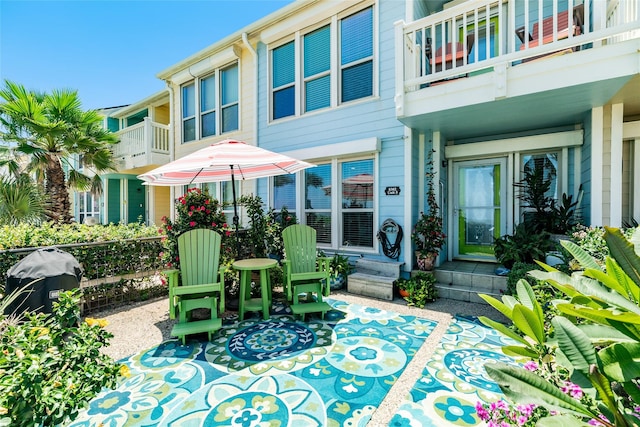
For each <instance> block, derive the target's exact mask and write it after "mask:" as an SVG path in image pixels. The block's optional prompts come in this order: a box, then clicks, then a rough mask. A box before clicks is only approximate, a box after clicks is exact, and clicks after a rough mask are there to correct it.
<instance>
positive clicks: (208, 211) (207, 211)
mask: <svg viewBox="0 0 640 427" xmlns="http://www.w3.org/2000/svg"><path fill="white" fill-rule="evenodd" d="M205 212H206V213H208V214H210V213H211V211H210V210H209V209H207V210H206V211H205ZM214 227H215V226H214Z"/></svg>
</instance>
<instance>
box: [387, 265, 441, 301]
mask: <svg viewBox="0 0 640 427" xmlns="http://www.w3.org/2000/svg"><path fill="white" fill-rule="evenodd" d="M396 286H397V287H398V289H402V290H404V291H406V292H407V294H408V295H407V296H406V297H403V298H404V299H405V301H407V305H411V306H414V307H418V308H423V307H424V306H425V304H426V303H427V302H431V301H435V300H436V298H438V289H437V288H436V276H435V275H434V274H433V273H425V272H422V271H421V272H419V273H417V274H414V275H413V276H411V277H409V278H408V279H406V278H404V277H401V278H400V279H397V280H396Z"/></svg>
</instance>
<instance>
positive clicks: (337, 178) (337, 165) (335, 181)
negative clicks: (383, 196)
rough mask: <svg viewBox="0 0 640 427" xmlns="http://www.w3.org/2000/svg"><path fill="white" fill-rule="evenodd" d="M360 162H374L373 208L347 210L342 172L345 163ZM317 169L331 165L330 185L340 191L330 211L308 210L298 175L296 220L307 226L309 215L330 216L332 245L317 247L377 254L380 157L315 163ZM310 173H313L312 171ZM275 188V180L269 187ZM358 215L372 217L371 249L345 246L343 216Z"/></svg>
mask: <svg viewBox="0 0 640 427" xmlns="http://www.w3.org/2000/svg"><path fill="white" fill-rule="evenodd" d="M357 161H371V162H372V175H373V187H372V190H373V195H372V198H373V199H372V202H371V207H358V208H354V207H344V206H343V204H342V168H343V165H344V164H346V163H351V162H357ZM314 163H315V164H316V165H318V166H321V165H330V167H331V172H330V176H331V182H330V183H329V185H330V186H331V187H332V188H337V189H338V191H335V192H333V191H332V192H331V208H329V209H326V208H322V209H307V208H306V206H305V205H304V202H305V194H304V191H305V179H306V177H305V173H306V170H305V171H301V172H299V175H297V176H296V184H297V186H296V216H297V218H298V219H299V221H300V223H301V224H306V223H307V213H308V212H315V213H321V214H326V213H330V218H331V229H332V231H331V239H330V241H331V243H329V244H326V243H318V247H319V248H322V249H326V250H331V251H344V250H349V251H358V252H362V253H378V245H377V240H376V238H375V224H376V221H377V217H378V214H379V207H378V173H377V168H378V156H377V155H375V154H373V155H364V156H357V157H355V156H348V157H334V158H330V159H324V160H321V161H316V162H314ZM309 171H312V169H311V170H309ZM270 185H271V186H273V180H272V181H271V183H270ZM359 212H369V213H371V221H372V224H371V228H372V234H371V246H354V245H346V244H345V243H344V239H343V237H344V228H345V225H344V214H345V213H359Z"/></svg>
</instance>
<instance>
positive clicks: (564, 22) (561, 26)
mask: <svg viewBox="0 0 640 427" xmlns="http://www.w3.org/2000/svg"><path fill="white" fill-rule="evenodd" d="M583 23H584V5H583V4H579V5H577V6H575V7H574V8H573V18H572V25H571V28H569V11H568V10H565V11H562V12H559V13H558V14H557V15H556V33H557V40H562V39H566V38H567V37H569V34H571V35H572V36H579V35H580V34H582V25H583ZM541 27H542V32H541V30H540V28H541ZM516 35H517V36H518V38H519V39H520V41H521V42H522V45H520V50H525V49H527V45H526V44H525V37H527V34H526V31H525V27H520V28H518V29H516ZM540 37H542V44H543V45H544V44H547V43H552V42H553V16H549V17H547V18H544V19H543V20H542V25H540V22H535V23H534V24H533V27H532V29H531V33H530V34H528V39H529V40H528V41H529V45H528V48H532V47H537V46H539V45H540ZM578 49H579V47H575V48H569V49H564V50H561V51H556V52H551V53H547V54H544V55H538V56H535V57H533V58H526V59H524V60H523V61H522V62H528V61H533V60H534V59H539V58H543V57H545V56H550V55H557V54H559V53H568V52H573V51H575V50H578Z"/></svg>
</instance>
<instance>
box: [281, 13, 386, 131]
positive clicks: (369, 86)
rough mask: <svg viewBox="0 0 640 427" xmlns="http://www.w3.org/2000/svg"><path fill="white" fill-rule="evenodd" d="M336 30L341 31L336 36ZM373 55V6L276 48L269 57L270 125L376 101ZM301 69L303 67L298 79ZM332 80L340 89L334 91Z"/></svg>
mask: <svg viewBox="0 0 640 427" xmlns="http://www.w3.org/2000/svg"><path fill="white" fill-rule="evenodd" d="M333 22H335V23H336V24H333ZM334 25H335V26H336V27H337V28H335V31H332V26H334ZM332 33H335V34H337V38H336V37H334V38H332V37H331V34H332ZM373 52H374V19H373V6H370V7H367V8H366V9H363V10H360V11H358V12H355V13H350V14H346V15H345V16H339V17H338V18H337V19H335V20H334V21H332V23H330V24H327V25H324V26H322V27H320V28H315V29H313V30H312V31H309V32H307V33H305V34H303V35H302V37H301V38H300V39H295V40H293V41H287V42H286V43H284V44H281V45H280V46H277V47H274V48H273V49H272V50H271V52H270V54H271V56H270V61H271V65H270V72H271V76H270V93H271V115H270V116H271V120H277V119H281V118H284V117H290V116H294V115H296V114H297V113H296V112H297V111H301V112H302V113H306V112H311V111H315V110H319V109H322V108H328V107H331V106H335V105H338V104H342V103H346V102H351V101H355V100H358V99H363V98H366V97H370V96H373V94H374V76H375V73H374V60H373ZM332 58H335V61H332ZM296 64H300V66H299V69H300V70H301V71H300V75H299V76H298V75H296V72H295V70H296ZM332 75H335V76H336V78H335V81H336V82H337V83H338V87H332ZM296 87H299V88H300V90H299V93H300V98H299V99H297V98H296V93H297V92H296Z"/></svg>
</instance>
